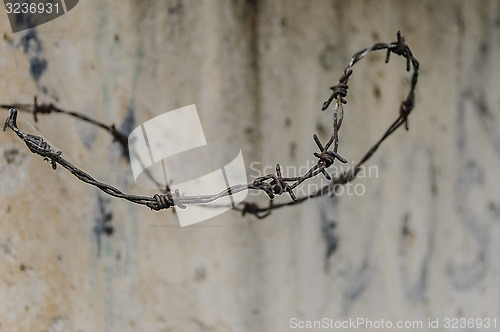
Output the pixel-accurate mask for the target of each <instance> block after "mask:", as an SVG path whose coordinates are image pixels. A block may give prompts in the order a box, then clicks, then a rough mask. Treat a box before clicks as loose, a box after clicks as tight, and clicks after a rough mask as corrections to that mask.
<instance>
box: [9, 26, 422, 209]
mask: <svg viewBox="0 0 500 332" xmlns="http://www.w3.org/2000/svg"><path fill="white" fill-rule="evenodd" d="M378 50H386V52H387V54H386V59H385V62H386V63H387V62H388V61H389V59H390V55H391V53H394V54H396V55H399V56H402V57H404V58H406V69H407V71H410V69H411V68H412V67H413V75H412V79H411V84H410V91H409V93H408V95H407V97H406V99H405V100H404V101H403V102H402V103H401V105H400V109H399V115H398V118H397V119H396V120H395V121H394V122H393V123H392V124H391V125H390V126H389V128H388V129H387V130H386V131H385V133H384V134H383V135H382V137H381V138H380V139H379V140H378V141H377V142H376V143H375V144H374V145H373V146H372V147H371V148H370V149H369V150H368V151H367V152H366V153H365V155H364V156H363V157H362V158H361V160H360V161H359V162H358V163H357V164H356V166H355V167H354V168H353V169H351V170H349V171H346V172H344V173H342V174H341V175H340V176H338V177H335V178H333V179H332V177H331V176H330V174H329V173H328V171H327V169H328V168H329V167H330V166H332V165H333V163H334V162H335V160H339V161H340V162H342V163H346V162H347V161H346V160H345V159H344V158H343V157H342V156H340V155H339V154H338V147H339V131H340V128H341V126H342V122H343V117H344V105H345V104H347V100H346V97H347V90H348V82H349V79H350V77H351V75H352V74H353V67H354V65H355V64H356V63H357V62H359V61H360V60H361V59H363V58H364V57H365V56H366V55H368V54H369V53H372V52H374V51H378ZM418 73H419V62H418V60H417V59H416V58H415V57H414V56H413V54H412V52H411V50H410V48H409V47H408V45H407V44H406V43H405V40H404V37H402V36H401V33H400V32H399V31H398V33H397V40H396V41H395V42H393V43H389V44H386V43H377V44H374V45H373V46H371V47H368V48H365V49H362V50H360V51H359V52H357V53H355V54H354V55H353V57H352V58H351V60H350V62H349V64H348V66H347V67H346V69H345V70H344V72H343V74H342V76H341V77H340V79H339V81H338V83H337V84H336V85H334V86H331V87H330V89H331V90H332V93H331V95H330V97H329V98H328V100H327V101H325V102H324V104H323V107H322V110H323V111H324V110H326V109H328V107H329V106H330V105H331V104H332V103H333V102H334V100H335V103H334V105H335V106H334V109H333V128H332V135H331V137H330V139H329V140H328V142H327V143H326V144H325V145H323V144H322V143H321V141H320V140H319V138H318V137H317V135H316V134H314V135H313V139H314V141H315V143H316V145H317V146H318V148H319V152H315V153H314V156H315V157H316V158H318V161H317V163H316V165H314V166H313V167H311V168H310V169H309V171H307V172H306V173H305V174H304V175H302V176H298V177H283V176H282V173H281V166H280V165H279V164H277V165H276V173H275V174H268V175H266V176H262V177H259V178H257V179H255V180H254V181H252V182H251V183H249V184H240V185H235V186H232V187H230V188H227V189H225V190H223V191H221V192H219V193H217V194H213V195H197V196H181V194H180V193H179V192H178V191H175V192H173V193H172V192H171V191H170V190H169V188H167V190H166V191H165V192H163V193H161V194H155V195H154V196H153V197H148V196H138V195H130V194H126V193H123V192H122V191H120V190H119V189H117V188H115V187H113V186H111V185H108V184H105V183H102V182H99V181H97V180H95V179H94V178H93V177H92V176H90V175H89V174H87V173H85V172H84V171H82V170H80V169H78V168H77V167H75V166H74V165H72V164H71V163H69V162H68V161H67V160H65V159H64V158H63V157H62V152H61V151H54V150H53V149H52V148H51V147H50V146H49V145H48V144H47V143H46V142H45V141H44V140H43V139H42V138H41V137H40V136H36V135H31V134H26V133H24V132H22V131H21V130H19V128H18V127H17V113H18V111H17V108H19V109H21V110H24V111H27V112H31V113H32V114H33V117H34V119H35V121H36V120H37V115H38V114H49V113H52V112H54V113H63V114H68V115H70V116H73V117H76V118H78V119H80V120H83V121H86V122H89V123H91V124H93V125H96V126H99V127H101V128H103V129H104V130H106V131H107V132H108V133H109V134H110V135H112V137H113V139H114V141H117V142H118V143H119V144H120V145H121V146H122V147H123V149H124V151H128V139H127V136H126V135H125V134H124V133H122V132H120V131H119V130H118V129H116V127H115V126H114V125H111V126H109V125H106V124H103V123H100V122H98V121H96V120H94V119H91V118H89V117H87V116H85V115H82V114H79V113H77V112H72V111H66V110H62V109H60V108H58V107H56V106H54V105H53V104H48V105H47V104H42V105H39V104H38V103H37V100H36V97H35V100H34V104H33V105H30V104H14V105H0V107H3V108H8V109H9V110H10V113H9V117H8V118H7V120H6V122H5V125H4V128H3V130H4V131H5V130H6V128H7V127H8V128H10V129H12V130H13V131H14V132H15V133H16V134H17V136H18V137H19V138H20V139H21V140H22V141H24V143H25V144H26V145H27V147H28V148H29V150H30V151H31V152H33V153H35V154H38V155H40V156H42V157H43V158H44V160H47V161H49V162H50V163H51V165H52V168H53V169H54V170H55V169H56V167H57V165H61V166H62V167H64V168H65V169H67V170H68V171H69V172H71V173H72V174H73V175H74V176H76V177H77V178H78V179H79V180H81V181H83V182H85V183H87V184H90V185H93V186H95V187H97V188H99V189H100V190H102V191H103V192H105V193H106V194H108V195H111V196H114V197H117V198H122V199H126V200H128V201H130V202H133V203H136V204H141V205H145V206H147V207H149V208H151V209H153V210H162V209H168V208H172V207H174V206H175V207H177V208H181V209H182V208H186V205H188V204H202V203H209V202H212V201H215V200H217V199H219V198H221V197H224V196H228V195H232V194H236V193H238V192H241V191H243V190H247V189H253V190H260V191H263V192H265V193H266V194H267V195H268V197H269V199H270V203H269V205H268V206H262V207H261V206H259V205H257V204H256V203H252V202H244V203H242V205H243V206H242V207H239V206H237V207H235V208H234V209H235V210H238V211H240V212H241V213H242V215H245V214H253V215H255V216H256V217H257V218H265V217H267V216H268V215H269V214H270V213H271V210H274V209H277V208H281V207H284V206H289V205H295V204H298V203H301V202H304V201H306V200H308V199H310V198H315V197H319V196H323V195H327V194H329V195H331V196H334V195H335V192H336V191H335V190H336V188H337V186H341V185H344V184H346V183H348V182H350V181H352V180H353V179H354V178H355V177H356V175H357V174H358V173H359V171H360V170H361V166H362V165H363V164H364V163H365V162H366V161H367V160H369V159H370V158H371V157H372V156H373V154H374V153H375V152H376V151H377V150H378V148H379V147H380V145H381V144H382V142H383V141H385V140H386V139H387V138H388V137H389V136H390V135H391V134H392V133H394V132H395V131H396V130H397V129H398V128H399V127H400V126H401V125H403V124H404V125H405V128H406V129H407V130H408V116H409V115H410V113H411V111H412V110H413V108H414V104H415V88H416V85H417V81H418ZM30 108H32V109H30ZM319 174H323V176H324V177H325V178H326V179H327V180H328V181H329V183H328V184H327V185H325V186H323V187H322V188H320V189H319V190H316V191H315V192H313V193H312V194H309V195H307V196H302V197H296V196H295V193H294V189H295V188H297V187H298V186H299V185H301V184H302V183H303V182H304V181H306V180H308V179H310V178H313V177H315V176H317V175H319ZM285 193H286V194H288V195H289V196H290V198H291V201H288V202H282V203H278V204H275V203H274V201H273V199H274V198H275V196H277V195H278V196H279V195H282V194H285ZM174 198H175V199H174Z"/></svg>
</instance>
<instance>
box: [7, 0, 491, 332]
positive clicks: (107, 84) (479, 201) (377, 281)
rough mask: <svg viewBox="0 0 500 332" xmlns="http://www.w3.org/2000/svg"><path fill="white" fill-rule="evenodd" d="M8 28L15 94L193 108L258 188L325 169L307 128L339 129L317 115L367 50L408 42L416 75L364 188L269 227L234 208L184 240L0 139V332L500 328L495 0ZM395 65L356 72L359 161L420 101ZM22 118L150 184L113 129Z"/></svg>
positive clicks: (298, 209)
mask: <svg viewBox="0 0 500 332" xmlns="http://www.w3.org/2000/svg"><path fill="white" fill-rule="evenodd" d="M2 8H3V7H2ZM2 10H3V9H2ZM0 16H2V17H4V19H2V20H0V31H1V32H2V33H3V39H2V40H1V41H0V53H1V54H2V56H1V57H0V75H1V78H2V79H1V80H0V102H1V103H29V102H31V101H32V99H33V96H34V95H38V98H39V100H40V101H41V102H47V103H48V102H53V103H55V104H57V105H58V106H60V107H62V108H66V109H69V110H74V111H77V112H82V113H84V114H86V115H88V116H91V117H94V118H96V119H98V120H100V121H103V122H105V123H115V124H116V125H117V126H118V127H119V128H121V129H123V130H125V131H130V130H132V129H133V128H135V127H136V126H138V125H140V124H141V123H143V122H145V121H147V120H149V119H151V118H153V117H154V116H156V115H160V114H163V113H164V112H167V111H170V110H173V109H176V108H179V107H182V106H186V105H190V104H196V105H197V108H198V111H199V113H200V118H201V121H202V124H203V127H204V130H205V133H206V135H207V136H208V137H215V138H216V139H217V140H219V141H230V142H233V143H236V144H237V145H238V146H240V147H241V149H242V152H243V156H244V159H245V163H246V165H247V171H248V177H249V180H252V179H253V178H255V177H257V176H260V175H263V174H261V173H259V170H262V169H265V168H266V167H267V170H268V171H269V170H270V169H271V168H270V167H274V165H275V164H276V163H280V164H282V165H286V166H289V168H288V171H289V172H293V171H294V170H293V169H292V168H291V167H290V166H293V167H296V168H298V167H300V166H303V165H308V163H309V165H311V164H312V163H313V162H314V160H315V159H314V157H313V155H312V154H313V152H315V151H316V147H315V144H314V142H313V140H312V134H313V133H317V134H318V135H319V137H320V138H321V139H322V140H323V141H325V140H326V139H327V138H328V136H329V133H330V130H331V129H330V128H331V113H330V112H328V111H327V112H321V105H322V102H323V101H324V100H325V99H326V98H327V97H328V96H329V93H330V90H329V89H328V88H329V86H330V85H332V84H335V83H336V82H337V80H338V78H339V77H340V74H341V73H342V71H343V69H344V68H345V66H346V65H347V63H348V61H349V59H350V57H351V56H352V55H353V54H354V53H355V52H356V51H358V50H359V49H362V48H364V47H367V46H370V45H371V44H373V43H375V42H378V41H381V42H391V41H394V40H395V37H396V32H397V31H398V30H401V32H402V33H403V35H404V36H405V37H406V41H407V43H408V44H409V45H410V47H411V48H412V50H413V52H414V55H415V56H416V57H417V58H418V59H419V61H420V65H421V75H420V81H419V85H418V87H417V93H416V107H415V109H414V112H413V113H412V114H411V117H410V123H409V125H410V131H409V132H406V131H404V130H399V131H398V132H397V133H396V134H395V135H394V136H392V137H390V139H389V140H388V141H387V142H386V143H384V145H383V146H382V147H381V149H380V151H379V152H378V153H377V154H376V155H375V156H374V158H373V159H371V160H370V162H369V165H370V166H375V167H376V169H377V172H376V173H374V174H372V176H366V177H365V178H361V179H358V180H356V181H355V182H354V184H360V185H362V186H363V187H362V188H363V189H364V192H363V195H355V194H354V195H348V194H344V195H340V196H339V197H337V198H335V199H331V198H329V197H324V198H319V199H316V200H311V201H308V202H306V203H304V204H301V205H298V206H295V207H289V208H285V209H280V210H276V211H274V212H273V213H272V215H271V216H269V217H268V218H266V219H263V220H257V219H256V218H255V217H253V216H245V217H242V216H241V215H240V214H239V213H237V212H233V211H230V212H227V213H225V214H223V215H221V216H220V217H217V218H215V219H214V220H211V221H207V222H206V223H201V224H199V225H194V226H191V227H185V228H180V227H179V226H178V223H177V218H176V216H175V214H174V213H173V212H172V211H171V210H169V211H163V212H155V211H150V210H149V209H148V208H146V207H143V206H136V205H133V204H131V203H129V202H126V201H123V200H119V199H114V198H110V197H108V196H106V195H105V194H103V193H101V192H100V191H98V190H97V189H95V188H93V187H90V186H88V185H85V184H83V183H81V182H79V181H78V180H77V179H76V178H74V177H73V176H72V175H71V174H69V173H68V172H67V171H65V170H64V169H62V168H58V169H57V170H56V171H53V170H52V169H51V167H50V164H48V163H46V162H44V161H43V160H42V158H40V157H38V156H35V155H33V154H31V153H30V152H29V151H28V150H27V148H26V146H24V144H23V143H22V142H21V141H19V139H18V138H17V137H16V136H15V135H14V134H13V133H12V132H11V131H8V132H7V133H5V134H0V199H1V204H0V220H1V223H0V331H1V332H7V331H163V332H167V331H172V332H173V331H189V332H196V331H218V332H229V331H289V330H294V329H293V328H292V326H291V323H290V319H292V318H297V319H298V320H319V319H322V318H324V317H326V318H332V319H335V320H345V319H349V318H351V319H356V318H367V319H371V320H375V321H380V320H382V319H383V320H385V321H392V322H396V321H407V320H408V321H414V320H416V321H422V322H423V324H424V326H423V328H422V329H418V330H419V331H425V330H429V328H428V327H427V322H428V318H432V319H436V318H438V319H439V320H440V324H443V321H444V319H445V318H453V317H456V318H490V319H494V318H496V317H498V318H499V319H500V317H499V316H500V276H499V267H500V258H499V255H498V253H499V252H500V195H499V193H500V190H499V183H500V174H499V173H498V169H499V167H500V131H499V125H500V110H499V106H500V94H498V87H499V86H500V75H499V71H498V69H499V68H500V2H498V1H320V0H316V1H299V0H295V1H285V0H260V1H163V0H161V1H139V0H120V1H116V0H114V1H112V0H106V1H80V3H79V4H78V5H77V6H76V7H75V8H74V9H72V10H71V11H70V12H68V13H67V14H65V15H63V16H62V17H60V18H58V19H56V20H54V21H51V22H48V23H46V24H44V25H41V26H39V27H37V28H35V29H32V30H27V31H23V32H19V33H12V31H11V30H10V26H9V23H8V21H7V16H6V14H5V13H0ZM384 58H385V53H384V52H381V53H375V54H373V55H370V56H369V57H368V58H367V59H365V60H363V61H362V62H361V63H360V64H359V65H358V66H356V68H355V72H354V74H353V76H352V78H351V81H350V85H349V96H348V101H349V103H348V104H347V105H346V108H345V118H344V124H343V126H342V129H341V133H340V135H341V136H340V149H339V152H340V153H341V154H342V156H344V157H345V158H347V159H348V160H349V163H351V162H352V161H355V160H359V158H360V157H361V156H362V154H363V153H364V151H366V150H367V149H368V148H369V146H370V145H371V144H372V143H373V142H375V140H376V139H377V138H379V137H380V135H381V134H382V132H383V131H384V130H385V128H386V127H387V126H388V125H389V124H390V123H391V122H392V121H393V120H394V119H395V118H396V116H397V112H398V109H399V104H400V102H401V100H403V98H404V97H405V95H406V93H407V89H408V87H409V79H410V74H409V73H407V72H406V71H405V60H404V59H402V58H400V57H396V56H393V57H392V58H391V61H390V63H389V64H385V63H384ZM2 112H3V113H2V114H3V115H4V116H5V117H6V116H7V112H6V111H2ZM2 121H3V120H2ZM29 123H32V124H34V125H35V126H36V129H35V128H34V127H30V125H29ZM20 125H21V126H23V127H24V128H25V129H26V130H27V131H29V132H31V133H38V134H41V135H42V136H43V137H44V138H46V139H47V140H48V141H49V142H50V143H51V144H53V146H55V147H57V148H58V149H61V150H62V151H63V152H64V154H65V155H66V156H68V157H69V158H70V160H71V161H72V162H74V163H75V164H76V165H78V166H79V167H81V168H83V169H84V170H86V171H88V172H89V173H90V174H92V175H93V176H94V177H96V178H98V179H100V180H103V181H106V182H108V183H111V184H114V185H116V186H117V187H119V188H121V189H123V190H125V191H127V192H133V193H144V189H143V188H140V187H139V186H137V185H136V184H135V183H134V180H133V177H132V173H131V169H130V165H129V164H128V162H127V160H126V158H123V156H122V154H121V151H120V149H119V147H118V146H117V145H116V144H113V143H112V142H111V138H110V137H109V135H107V134H106V133H105V132H103V131H101V130H99V129H98V128H96V127H93V126H90V125H88V124H86V123H82V122H79V121H77V120H75V119H73V118H71V117H68V116H65V115H57V114H56V115H50V116H44V115H40V116H39V121H38V122H37V123H36V124H35V123H34V122H33V120H32V118H31V117H30V116H29V115H28V114H25V113H23V114H20ZM313 183H314V181H313ZM359 188H361V187H358V189H359ZM359 190H361V189H359ZM263 195H264V194H260V196H259V197H255V196H253V195H252V196H250V197H249V199H250V200H258V201H260V202H262V203H265V202H266V199H265V197H264V196H263ZM280 199H288V198H287V197H281V198H280ZM107 226H112V227H113V232H112V234H111V235H109V234H107V233H106V232H105V227H107ZM497 324H500V321H498V322H497ZM295 330H298V329H295ZM315 330H319V329H315ZM359 330H371V329H370V328H366V329H365V328H360V329H359ZM380 330H384V329H380ZM401 330H402V329H401ZM407 330H409V331H411V330H417V329H415V328H414V329H411V328H409V329H407ZM437 330H445V328H444V326H443V325H440V328H439V329H437ZM458 330H459V331H465V330H467V329H465V328H463V329H458ZM479 330H486V329H484V328H483V329H481V328H478V327H477V326H474V328H471V329H469V330H468V331H479ZM491 330H494V329H491Z"/></svg>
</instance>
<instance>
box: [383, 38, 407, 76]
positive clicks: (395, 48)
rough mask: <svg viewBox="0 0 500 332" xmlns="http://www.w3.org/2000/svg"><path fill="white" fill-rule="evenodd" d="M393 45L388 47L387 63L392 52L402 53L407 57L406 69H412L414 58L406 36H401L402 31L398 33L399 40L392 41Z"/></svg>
mask: <svg viewBox="0 0 500 332" xmlns="http://www.w3.org/2000/svg"><path fill="white" fill-rule="evenodd" d="M392 44H393V45H392V46H391V47H389V48H387V55H386V56H385V63H387V62H389V58H390V56H391V52H393V53H394V54H397V55H401V56H403V57H405V58H406V71H410V61H411V59H412V58H413V55H412V53H411V50H410V47H408V45H406V43H405V38H404V37H403V36H401V32H400V31H398V33H397V40H396V41H395V42H393V43H392Z"/></svg>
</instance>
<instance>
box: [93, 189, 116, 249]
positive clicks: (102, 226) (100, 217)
mask: <svg viewBox="0 0 500 332" xmlns="http://www.w3.org/2000/svg"><path fill="white" fill-rule="evenodd" d="M109 202H110V200H109V198H108V197H105V196H104V195H103V194H101V193H100V192H99V193H97V208H96V214H95V217H94V221H95V226H94V229H93V231H94V235H95V237H96V241H97V254H98V255H99V254H100V252H101V236H102V235H106V236H111V235H112V234H113V231H114V228H113V224H112V223H111V221H112V219H113V212H111V210H110V208H109Z"/></svg>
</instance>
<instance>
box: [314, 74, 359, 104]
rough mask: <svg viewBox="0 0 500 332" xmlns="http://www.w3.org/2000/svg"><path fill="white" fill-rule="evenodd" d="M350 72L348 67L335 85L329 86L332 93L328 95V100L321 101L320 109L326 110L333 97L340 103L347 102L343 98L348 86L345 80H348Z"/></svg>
mask: <svg viewBox="0 0 500 332" xmlns="http://www.w3.org/2000/svg"><path fill="white" fill-rule="evenodd" d="M351 74H352V69H350V68H349V69H348V70H346V71H345V72H344V74H343V75H342V77H340V79H339V82H338V83H337V85H333V86H331V87H330V89H331V90H332V94H331V95H330V98H328V100H327V101H325V102H324V103H323V107H322V108H321V110H322V111H324V110H326V109H327V108H328V106H330V104H331V103H332V101H333V99H337V100H338V101H339V102H341V103H342V104H347V100H345V97H346V96H347V89H348V88H349V86H348V85H347V82H348V81H349V76H351Z"/></svg>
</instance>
